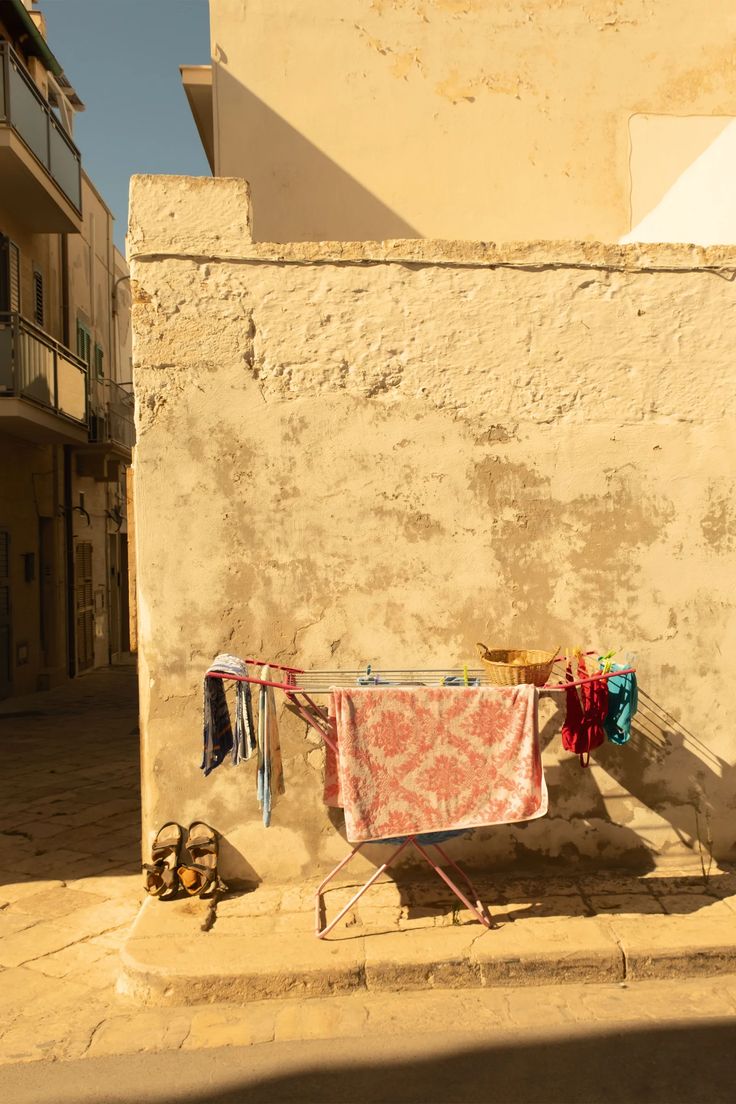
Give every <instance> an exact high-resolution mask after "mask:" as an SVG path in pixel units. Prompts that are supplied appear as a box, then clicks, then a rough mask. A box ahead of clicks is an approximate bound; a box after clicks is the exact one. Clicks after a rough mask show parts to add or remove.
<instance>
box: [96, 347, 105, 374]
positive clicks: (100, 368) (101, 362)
mask: <svg viewBox="0 0 736 1104" xmlns="http://www.w3.org/2000/svg"><path fill="white" fill-rule="evenodd" d="M95 375H96V376H97V378H98V379H104V378H105V354H104V353H103V351H102V346H101V345H95Z"/></svg>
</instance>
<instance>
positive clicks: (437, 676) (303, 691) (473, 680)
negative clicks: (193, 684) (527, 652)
mask: <svg viewBox="0 0 736 1104" xmlns="http://www.w3.org/2000/svg"><path fill="white" fill-rule="evenodd" d="M582 654H583V655H585V656H592V655H597V653H596V652H590V651H589V652H583V653H582ZM243 662H244V663H245V665H246V667H256V668H258V669H259V670H261V669H262V668H264V667H268V668H269V671H270V672H278V674H275V676H274V678H272V679H262V678H259V677H257V676H255V675H250V674H249V675H248V676H247V677H246V676H244V675H232V674H224V673H219V672H217V671H209V672H208V673H207V677H208V678H220V679H222V680H223V681H226V682H247V683H249V684H251V685H254V686H265V687H271V688H273V689H275V690H281V691H283V693H284V695H285V697H286V699H287V703H288V706H287V707H288V708H289V709H290V711H291V712H292V713H294V714H296V716H298V717H299V718H300V719H301V720H303V721H305V722H306V723H307V724H308V725H309V726H310V727H311V728H313V729H314V730H315V731H316V732H317V733H318V734H319V735H320V736H321V738H322V739H323V741H324V742H325V743H326V744H327V745H328V746H329V747H330V748H331V750H332V751H333V752H334V754H335V755H336V756H337V755H338V754H339V752H338V744H337V739H336V732H335V730H334V727H333V721H332V720H331V719H330V716H329V712H328V709H327V708H326V707H325V706H324V705H320V704H318V703H317V702H316V701H315V700H314V699H315V697H317V696H319V695H329V694H330V693H331V692H332V691H333V690H335V689H343V688H344V689H354V688H355V687H356V686H359V687H360V688H361V689H375V691H377V692H378V691H380V690H381V689H386V688H388V687H402V686H404V687H408V686H427V687H431V686H454V687H458V688H460V689H463V688H468V687H477V686H492V687H495V688H496V689H500V687H499V686H498V684H497V683H494V682H492V681H491V679H490V678H489V677H488V674H487V672H486V671H485V670H481V669H477V668H475V669H470V668H469V667H467V666H464V667H460V668H448V667H438V668H421V667H414V668H401V669H399V668H381V669H380V670H376V669H373V668H372V667H370V666H369V667H367V668H363V669H362V670H354V671H347V670H314V671H307V670H304V669H302V668H299V667H285V666H284V665H283V664H279V663H273V662H271V661H270V660H267V659H246V660H244V661H243ZM562 662H566V659H564V657H561V656H558V657H557V658H556V659H555V664H554V665H558V664H560V663H562ZM554 665H553V670H554ZM635 670H636V669H635V668H634V667H625V668H623V669H622V670H616V671H613V670H611V671H605V670H604V671H595V672H592V673H591V674H590V675H589V676H588V677H586V678H577V679H567V678H565V677H563V678H562V680H561V681H558V682H553V683H546V684H545V685H544V686H540V687H539V691H540V693H549V694H555V693H564V692H565V691H567V690H569V689H571V688H572V687H574V686H583V685H585V684H586V683H592V682H598V681H601V680H606V679H609V678H613V677H615V676H621V675H629V674H634V673H635ZM451 834H454V833H446V832H445V833H440V832H435V833H426V834H425V835H424V836H422V834H421V833H416V834H414V835H407V836H406V837H403V838H397V839H391V840H386V841H385V842H386V843H389V844H390V843H396V845H397V846H396V847H395V849H394V850H393V851H392V852H391V854H390V855H389V856H388V858H387V859H386V860H385V861H384V862H383V863H381V865H380V866H379V867H378V868H377V869H376V870H375V872H374V873H373V874H372V875H371V876H370V877H369V878H368V879H367V880H366V881H365V882H364V883H363V885H362V886H361V887H360V889H359V890H358V892H357V893H355V894H354V895H353V896H352V897H351V898H350V900H349V901H348V903H347V904H346V905H344V906H343V908H341V909H340V911H339V912H338V913H337V915H336V916H334V917H333V918H332V919H331V920H330V921H329V922H327V920H326V916H325V907H324V892H325V890H326V888H327V886H328V885H329V884H330V882H332V881H333V879H334V878H336V877H337V875H338V874H339V873H340V871H341V870H343V869H344V868H345V867H346V866H347V865H348V863H349V862H350V861H351V860H352V859H353V858H354V857H355V856H356V855H357V854H358V853H359V852H360V851H361V850H362V849H363V848H364V847H365V846H367V844H368V843H369V842H372V843H381V842H383V841H381V840H373V841H364V842H362V843H357V844H356V845H355V846H354V847H353V848H352V849H351V851H350V852H349V853H348V854H347V855H346V856H345V858H343V859H341V861H340V862H339V863H337V865H336V866H335V867H334V868H333V869H332V870H331V871H330V873H329V874H328V875H327V877H326V878H324V879H323V880H322V881H321V882H320V884H319V886H318V887H317V889H316V891H315V902H314V903H315V934H316V936H317V938H318V939H324V938H325V936H326V935H328V934H329V933H330V932H331V931H332V930H333V928H334V927H335V926H336V925H337V924H339V922H340V921H341V920H342V918H343V917H344V916H346V915H347V914H348V913H349V912H350V910H351V909H352V908H353V906H354V905H355V904H356V903H357V902H358V901H359V900H360V898H361V897H362V896H363V894H364V893H366V892H367V891H368V890H369V889H370V888H371V886H372V885H373V884H374V883H375V882H376V881H378V879H379V878H380V877H381V875H382V874H385V872H386V871H387V870H388V869H389V867H390V866H392V865H393V864H394V863H395V862H396V860H397V859H398V858H399V856H400V855H402V854H403V853H404V852H405V851H406V850H407V848H409V847H411V848H413V849H414V851H415V852H416V853H417V854H418V855H419V856H420V858H422V859H423V860H424V861H425V862H426V863H427V864H428V865H429V866H430V867H431V868H432V870H433V871H434V872H435V874H436V875H437V877H438V878H440V879H441V880H442V881H443V882H444V883H445V885H447V887H448V888H449V889H450V890H451V891H452V892H453V893H454V895H455V896H456V897H457V898H458V900H459V901H460V902H461V903H462V904H463V905H464V906H465V907H466V908H467V909H468V910H469V911H470V913H471V914H472V915H473V916H474V917H475V919H476V920H477V921H478V923H480V924H483V926H484V927H486V928H492V927H494V926H495V925H494V921H493V917H492V916H491V913H490V912H489V910H488V908H487V907H486V905H485V904H484V903H483V902H482V901H481V899H480V895H479V893H478V891H477V889H476V888H475V886H474V885H473V883H472V882H471V880H470V878H469V877H468V876H467V874H466V873H465V872H464V870H462V869H461V867H460V866H458V864H457V863H456V862H455V861H454V860H453V859H452V858H451V857H450V856H449V855H448V854H447V852H446V851H445V850H444V848H443V847H442V846H441V843H440V842H437V841H436V840H435V839H433V837H434V836H442V837H447V836H449V835H451ZM430 848H431V850H432V851H434V852H436V853H437V854H438V855H439V857H440V859H441V861H442V863H443V864H444V865H445V866H446V867H448V868H449V869H450V870H452V871H454V872H455V874H456V876H457V877H458V878H459V879H460V880H461V881H462V882H463V883H464V885H465V887H466V888H467V891H468V893H469V894H470V896H468V895H467V894H466V893H464V892H463V890H462V889H461V888H460V887H459V886H458V885H457V883H456V882H455V881H453V879H452V878H451V877H450V875H449V874H448V873H447V871H446V870H445V869H443V867H442V866H440V865H439V863H438V862H437V861H436V860H435V859H434V858H433V856H432V855H431V854H430V851H429V849H430Z"/></svg>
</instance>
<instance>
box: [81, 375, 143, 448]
mask: <svg viewBox="0 0 736 1104" xmlns="http://www.w3.org/2000/svg"><path fill="white" fill-rule="evenodd" d="M89 407H90V419H89V428H90V434H89V435H90V440H91V441H95V442H97V443H99V444H113V445H119V446H120V447H121V448H124V449H131V448H132V447H133V445H134V444H135V424H134V421H133V395H132V393H131V392H130V391H126V390H125V388H124V387H121V386H120V384H119V383H115V382H114V381H113V380H110V379H92V380H90V401H89Z"/></svg>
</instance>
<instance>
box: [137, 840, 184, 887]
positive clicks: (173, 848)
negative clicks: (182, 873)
mask: <svg viewBox="0 0 736 1104" xmlns="http://www.w3.org/2000/svg"><path fill="white" fill-rule="evenodd" d="M183 835H184V829H183V828H182V826H181V825H180V824H177V823H176V822H175V821H173V820H169V821H167V822H166V824H162V825H161V827H160V828H159V830H158V832H157V833H156V838H155V839H154V841H153V843H152V844H151V860H152V861H151V862H150V863H144V864H143V871H144V873H145V875H146V880H145V882H144V887H145V890H146V893H148V894H150V896H151V897H162V898H164V899H166V898H169V897H174V896H176V892H177V890H178V889H179V877H178V874H177V866H178V865H179V861H180V855H181V844H182V837H183Z"/></svg>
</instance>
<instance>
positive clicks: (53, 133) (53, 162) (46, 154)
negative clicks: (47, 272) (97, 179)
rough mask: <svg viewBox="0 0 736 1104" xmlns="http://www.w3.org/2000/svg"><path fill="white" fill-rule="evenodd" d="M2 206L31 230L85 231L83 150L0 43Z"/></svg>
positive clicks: (9, 49) (9, 48) (6, 45)
mask: <svg viewBox="0 0 736 1104" xmlns="http://www.w3.org/2000/svg"><path fill="white" fill-rule="evenodd" d="M0 206H2V207H3V208H5V209H7V210H8V212H9V213H11V214H13V215H14V216H15V217H16V218H17V219H18V220H19V222H21V223H23V224H24V225H25V227H26V228H27V229H28V230H29V231H30V232H34V233H40V234H46V233H48V234H53V233H62V234H75V233H79V231H80V230H81V228H82V169H81V158H80V155H79V150H78V149H77V147H76V146H75V145H74V143H73V142H72V141H71V139H70V138H69V136H68V135H67V133H66V131H65V130H64V128H63V127H62V125H61V123H60V122H59V121H58V119H57V118H56V116H55V115H54V113H53V111H52V110H51V108H50V107H49V105H48V103H47V102H46V100H45V99H44V98H43V96H42V95H41V93H40V92H39V90H38V89H37V88H36V85H35V84H34V83H33V81H32V80H31V78H30V77H29V75H28V73H27V72H26V70H25V68H24V67H23V65H22V63H21V61H20V59H19V58H18V55H17V54H16V53H15V51H14V50H13V48H12V46H10V44H9V43H7V42H0Z"/></svg>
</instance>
